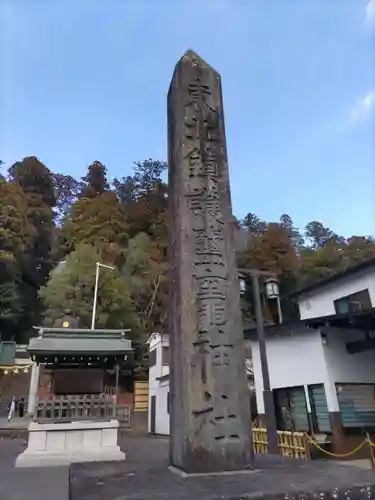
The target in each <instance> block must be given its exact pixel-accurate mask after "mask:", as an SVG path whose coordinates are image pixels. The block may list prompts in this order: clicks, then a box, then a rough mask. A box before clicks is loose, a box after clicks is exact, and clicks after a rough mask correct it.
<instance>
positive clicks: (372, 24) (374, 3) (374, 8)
mask: <svg viewBox="0 0 375 500" xmlns="http://www.w3.org/2000/svg"><path fill="white" fill-rule="evenodd" d="M365 21H366V26H367V27H368V28H369V29H371V30H374V29H375V0H368V1H367V4H366V7H365Z"/></svg>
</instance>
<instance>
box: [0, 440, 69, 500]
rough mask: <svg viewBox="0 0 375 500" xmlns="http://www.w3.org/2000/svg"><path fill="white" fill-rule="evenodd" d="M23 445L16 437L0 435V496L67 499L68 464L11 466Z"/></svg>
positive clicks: (23, 499) (3, 498)
mask: <svg viewBox="0 0 375 500" xmlns="http://www.w3.org/2000/svg"><path fill="white" fill-rule="evenodd" d="M25 447H26V442H25V441H22V440H20V439H17V440H16V439H9V438H0V499H1V500H68V499H69V494H68V492H69V469H68V467H56V468H55V467H49V468H35V469H34V468H30V469H15V468H14V461H15V459H16V457H17V455H18V454H19V453H21V452H22V451H23V450H24V448H25Z"/></svg>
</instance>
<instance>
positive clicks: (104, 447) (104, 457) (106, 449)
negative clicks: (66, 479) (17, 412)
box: [15, 420, 125, 467]
mask: <svg viewBox="0 0 375 500" xmlns="http://www.w3.org/2000/svg"><path fill="white" fill-rule="evenodd" d="M118 429H119V422H118V421H117V420H110V421H102V422H100V421H99V422H86V421H81V422H67V423H58V424H57V423H50V424H38V423H36V422H31V423H30V425H29V442H28V446H27V449H26V450H25V451H24V452H23V453H21V455H19V456H18V457H17V459H16V463H15V466H16V467H48V466H59V465H68V464H71V463H74V462H101V461H113V460H115V461H118V460H125V453H123V452H122V451H121V450H120V448H119V446H118V444H117V442H118Z"/></svg>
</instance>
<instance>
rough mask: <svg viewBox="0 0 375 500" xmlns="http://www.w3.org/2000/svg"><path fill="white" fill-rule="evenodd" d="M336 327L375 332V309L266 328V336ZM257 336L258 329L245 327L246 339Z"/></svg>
mask: <svg viewBox="0 0 375 500" xmlns="http://www.w3.org/2000/svg"><path fill="white" fill-rule="evenodd" d="M324 326H325V327H336V328H345V329H355V330H362V331H363V330H375V307H373V308H372V309H368V310H367V311H360V312H356V313H346V314H332V315H331V316H320V317H318V318H308V319H301V320H296V321H288V322H285V323H282V324H281V325H270V326H266V325H265V326H264V332H265V335H266V336H270V337H271V336H273V335H280V334H281V335H282V334H283V333H284V334H288V333H289V332H290V331H292V330H296V329H305V330H306V331H308V329H310V328H320V327H324ZM256 336H257V330H256V327H253V326H251V327H248V326H247V325H245V327H244V338H245V339H255V338H256Z"/></svg>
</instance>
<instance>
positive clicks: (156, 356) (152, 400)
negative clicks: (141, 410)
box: [148, 333, 169, 436]
mask: <svg viewBox="0 0 375 500" xmlns="http://www.w3.org/2000/svg"><path fill="white" fill-rule="evenodd" d="M148 343H149V396H148V397H149V401H148V408H149V411H148V432H150V433H151V434H164V435H167V436H168V435H169V340H168V335H162V334H160V333H153V334H152V335H151V336H150V338H149V339H148Z"/></svg>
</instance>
